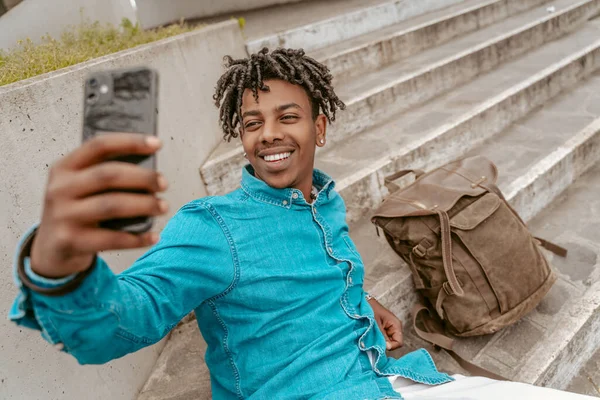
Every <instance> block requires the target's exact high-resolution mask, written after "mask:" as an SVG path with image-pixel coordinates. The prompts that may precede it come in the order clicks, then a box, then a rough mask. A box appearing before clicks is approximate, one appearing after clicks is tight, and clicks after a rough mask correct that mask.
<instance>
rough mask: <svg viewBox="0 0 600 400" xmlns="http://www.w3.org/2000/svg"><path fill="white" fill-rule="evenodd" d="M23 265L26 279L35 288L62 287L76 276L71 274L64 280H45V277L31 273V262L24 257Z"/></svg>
mask: <svg viewBox="0 0 600 400" xmlns="http://www.w3.org/2000/svg"><path fill="white" fill-rule="evenodd" d="M24 264H25V274H27V277H28V278H29V279H30V280H31V282H33V283H35V284H36V285H37V286H40V287H43V288H46V289H52V288H56V287H60V286H63V285H65V284H67V283H69V282H71V281H72V280H73V279H75V277H76V276H77V274H72V275H68V276H65V277H64V278H57V279H51V278H45V277H43V276H41V275H38V274H36V273H35V272H33V270H32V269H31V260H30V258H29V257H25V260H24Z"/></svg>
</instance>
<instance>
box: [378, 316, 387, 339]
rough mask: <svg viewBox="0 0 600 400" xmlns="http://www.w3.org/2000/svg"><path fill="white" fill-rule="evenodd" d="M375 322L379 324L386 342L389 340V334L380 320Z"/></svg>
mask: <svg viewBox="0 0 600 400" xmlns="http://www.w3.org/2000/svg"><path fill="white" fill-rule="evenodd" d="M375 321H376V322H377V327H378V328H379V331H380V332H381V333H382V334H383V337H384V338H385V340H387V339H388V338H387V333H386V331H385V327H384V324H383V323H382V322H381V321H380V320H379V318H376V319H375Z"/></svg>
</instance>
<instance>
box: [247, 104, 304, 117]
mask: <svg viewBox="0 0 600 400" xmlns="http://www.w3.org/2000/svg"><path fill="white" fill-rule="evenodd" d="M290 108H298V109H300V110H302V107H300V105H299V104H296V103H287V104H282V105H280V106H278V107H277V108H275V110H276V111H278V112H282V111H285V110H288V109H290ZM258 115H262V113H261V112H260V111H259V110H250V111H246V112H245V113H243V114H242V119H244V118H246V117H253V116H258Z"/></svg>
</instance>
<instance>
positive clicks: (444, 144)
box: [140, 0, 600, 400]
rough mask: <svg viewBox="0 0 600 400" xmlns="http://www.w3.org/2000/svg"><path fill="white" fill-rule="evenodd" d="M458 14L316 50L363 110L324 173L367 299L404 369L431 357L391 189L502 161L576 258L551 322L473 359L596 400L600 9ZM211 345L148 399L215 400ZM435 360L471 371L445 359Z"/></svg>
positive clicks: (480, 350) (195, 343)
mask: <svg viewBox="0 0 600 400" xmlns="http://www.w3.org/2000/svg"><path fill="white" fill-rule="evenodd" d="M307 4H310V3H307ZM390 4H391V3H390ZM390 4H388V3H383V2H382V3H380V4H375V5H370V7H367V8H368V9H369V10H370V9H371V8H372V7H384V6H386V5H387V6H390ZM447 5H448V7H446V8H443V9H438V10H434V11H431V12H429V13H425V14H422V15H416V13H415V15H416V16H414V17H413V18H410V19H406V18H404V19H402V20H395V21H394V22H390V23H389V24H387V26H385V27H383V28H381V29H370V30H368V31H367V32H362V33H361V34H359V35H357V36H355V37H352V38H347V39H346V40H344V41H341V42H338V43H328V44H327V47H326V48H322V49H316V50H314V51H312V53H311V54H312V55H313V56H315V57H316V58H317V59H319V60H321V61H323V62H326V63H327V65H329V66H330V68H331V69H332V70H333V71H334V73H338V76H337V86H336V87H337V88H338V93H339V94H340V95H341V96H342V99H343V100H344V101H346V102H347V104H348V108H349V109H348V110H347V111H346V112H345V113H341V114H340V119H339V121H337V122H336V124H335V126H334V128H333V129H332V131H331V132H330V135H329V136H328V137H329V139H328V146H327V147H326V148H324V149H323V150H322V151H320V152H318V154H317V159H316V164H317V167H318V168H321V169H323V170H325V171H326V172H328V173H329V174H331V175H332V176H333V177H334V179H335V180H336V184H337V186H336V188H337V190H338V191H339V193H340V194H341V195H342V196H343V198H344V200H345V202H346V205H347V208H348V221H349V224H350V233H351V236H352V238H353V240H354V242H355V243H356V245H357V247H358V249H359V252H360V253H361V255H362V257H363V260H364V263H365V268H366V277H365V289H366V290H368V291H369V292H370V293H371V294H373V295H375V296H376V297H377V298H378V299H379V301H380V302H381V303H382V304H384V305H386V306H387V307H388V308H390V309H391V310H392V311H394V312H395V313H396V314H397V315H398V316H399V317H400V318H401V319H402V320H403V321H405V330H406V333H405V337H406V345H405V347H404V348H402V349H400V350H399V351H397V352H396V353H394V355H395V356H399V355H401V354H403V353H406V352H408V351H410V350H413V349H415V348H418V347H426V348H430V347H429V346H427V344H425V343H423V342H422V341H421V340H420V339H418V338H417V337H416V336H415V335H414V333H413V332H412V331H411V329H410V326H409V325H410V324H409V323H408V321H409V311H410V308H411V307H412V305H413V304H414V302H415V301H416V300H417V295H416V293H415V291H414V289H413V285H412V280H411V276H410V272H409V269H408V267H407V266H406V265H404V264H403V262H402V261H401V260H400V258H399V257H398V256H397V255H396V254H395V253H394V252H393V251H391V249H390V248H389V246H388V244H387V243H386V242H385V240H384V238H383V237H378V236H377V235H376V233H375V227H374V226H373V225H372V224H371V223H370V214H371V213H372V211H373V209H374V208H376V207H377V206H378V205H379V204H381V201H382V200H383V199H384V198H385V196H386V195H387V194H388V191H387V189H386V188H385V186H384V185H383V177H384V176H386V175H388V174H390V173H391V172H393V171H395V170H398V169H403V168H409V167H410V168H422V169H431V168H434V167H437V166H439V165H441V164H443V163H445V162H448V161H450V160H452V159H456V158H458V157H461V156H465V155H474V154H481V155H484V156H486V157H488V158H490V159H491V160H493V161H494V162H495V163H496V165H497V166H498V168H499V173H500V179H499V182H498V184H499V186H500V188H501V189H502V190H503V192H504V193H505V195H506V197H507V198H508V200H509V201H510V202H511V204H512V205H513V206H514V207H515V209H516V210H517V211H518V212H519V213H520V215H521V216H522V217H523V218H524V219H525V220H526V221H529V224H530V228H531V230H532V232H534V233H535V234H536V235H539V236H541V237H544V238H546V239H549V240H552V241H555V242H557V243H558V244H561V245H564V246H565V247H567V248H568V249H569V251H570V253H569V255H568V257H567V258H566V259H562V258H560V257H555V256H553V255H552V254H548V258H549V260H550V261H551V263H552V264H553V265H554V267H555V269H556V270H557V273H558V275H559V280H558V282H557V283H556V284H555V285H554V287H553V289H552V290H551V291H550V293H549V294H548V295H547V296H546V298H545V299H544V300H543V302H542V303H541V304H540V305H539V306H538V308H537V309H536V310H535V311H533V312H532V313H530V314H529V315H527V316H526V317H525V318H523V319H522V320H521V321H520V322H519V323H517V324H515V325H514V326H512V327H509V328H507V329H504V330H503V331H501V332H498V333H496V334H494V335H489V336H486V337H477V338H470V339H460V340H459V341H458V343H457V345H458V348H457V350H458V351H459V352H460V353H461V354H462V355H464V356H465V357H466V358H468V359H470V360H472V361H473V362H475V363H476V364H479V365H481V366H483V367H485V368H488V369H491V370H493V371H495V372H497V373H500V374H502V375H504V376H506V377H508V378H511V379H515V380H518V381H522V382H528V383H536V384H541V385H544V386H550V387H554V388H560V389H565V388H567V387H568V388H569V390H574V391H582V392H585V390H592V389H589V388H588V389H585V390H584V389H581V390H580V389H578V388H579V387H581V385H579V386H578V385H577V382H578V379H580V380H582V381H585V379H587V378H585V379H584V378H582V377H581V376H579V375H578V373H579V371H580V369H581V370H582V371H584V370H585V368H589V367H586V366H589V365H597V363H598V362H600V352H597V351H598V349H599V348H600V261H599V259H600V258H599V254H600V236H599V233H598V232H600V231H599V230H598V229H597V228H596V227H597V225H598V221H599V220H600V198H599V196H598V194H599V193H600V162H599V160H600V40H599V38H600V35H599V34H600V20H595V19H594V17H595V16H596V15H597V14H599V13H600V0H595V1H594V0H586V1H583V0H578V1H573V0H556V1H542V0H519V1H517V0H493V1H492V0H488V1H481V0H479V1H475V0H468V1H464V2H460V3H457V2H452V4H450V2H449V3H448V4H447ZM549 7H553V9H552V8H550V9H549ZM371 11H372V10H371ZM351 12H352V13H359V12H360V10H357V9H353V10H352V11H351ZM265 15H268V13H265ZM361 15H363V16H364V15H366V16H367V17H366V18H368V16H369V15H371V14H369V13H363V14H361ZM344 16H345V17H347V15H346V14H343V15H342V16H340V18H342V17H344ZM330 19H335V18H333V17H332V18H330ZM342 19H343V18H342ZM315 23H319V21H317V22H315ZM369 23H370V22H368V21H366V22H365V24H367V25H368V24H369ZM309 25H310V26H314V25H313V24H307V25H306V26H305V27H308V26H309ZM299 29H301V27H294V28H293V30H296V31H297V30H299ZM284 33H285V32H284ZM278 35H280V36H281V35H282V33H279V34H278ZM271 36H276V35H271ZM271 36H268V37H266V38H265V41H266V40H267V39H268V38H271ZM256 40H257V39H253V41H251V42H249V48H252V46H250V45H251V44H252V43H255V42H256ZM269 40H271V39H269ZM286 43H287V42H286ZM252 45H253V44H252ZM271 47H272V46H271ZM358 76H360V79H357V78H356V77H358ZM342 115H344V116H342ZM243 164H244V161H243V159H242V158H241V150H240V147H239V143H229V144H223V145H222V146H220V147H219V148H217V149H216V150H215V152H214V153H213V155H212V156H211V159H210V160H209V161H208V162H207V163H206V164H205V165H204V166H203V167H202V168H201V174H202V177H203V179H204V182H205V184H206V186H207V188H208V190H209V193H210V194H222V193H225V192H228V191H230V190H232V189H234V188H235V187H237V185H238V184H239V176H240V169H241V166H242V165H243ZM409 179H410V177H409ZM409 179H405V180H404V181H403V182H400V184H401V185H404V184H407V183H408V180H409ZM202 346H203V341H202V340H201V337H200V335H199V333H198V329H197V327H196V326H195V321H194V320H193V319H189V320H186V321H185V322H184V323H182V324H181V325H180V326H179V327H178V328H177V329H176V330H174V332H173V333H172V334H171V338H170V340H169V341H168V343H167V346H166V348H165V350H164V351H163V354H162V355H161V357H160V359H159V361H158V363H157V367H156V370H155V372H154V374H153V375H152V376H151V377H150V379H149V381H148V383H147V384H146V386H145V388H144V389H143V390H142V393H141V395H140V399H141V400H148V399H177V400H183V399H188V398H189V399H192V398H193V399H203V398H209V397H210V396H209V394H207V393H209V392H207V390H208V391H209V390H210V389H209V388H207V383H206V382H207V381H206V367H205V366H204V363H203V362H202V354H203V351H204V350H203V348H202ZM184 349H186V350H187V351H185V350H184ZM594 353H596V355H594ZM434 358H435V359H436V362H437V363H438V365H439V366H440V368H441V369H444V370H447V371H450V372H453V373H456V372H462V371H461V369H460V367H458V365H456V363H455V362H454V361H453V360H452V359H451V358H450V357H448V356H446V355H445V353H434ZM582 367H583V368H582ZM588 375H589V376H591V375H590V374H589V373H588ZM588 375H586V376H588ZM594 376H595V375H594ZM590 379H591V378H590ZM588 380H589V379H588ZM586 393H588V392H586ZM591 393H593V392H591ZM598 395H600V393H598Z"/></svg>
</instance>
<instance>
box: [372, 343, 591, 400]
mask: <svg viewBox="0 0 600 400" xmlns="http://www.w3.org/2000/svg"><path fill="white" fill-rule="evenodd" d="M367 354H368V356H369V361H371V365H373V364H374V361H375V356H374V354H373V353H372V351H368V352H367ZM452 377H453V378H454V379H455V380H454V381H453V382H448V383H444V384H442V385H437V386H430V385H425V384H422V383H415V382H413V381H411V380H409V379H406V378H403V377H401V376H390V377H388V379H389V380H390V383H391V384H392V386H393V387H394V390H395V391H396V392H398V393H400V394H401V395H402V397H403V398H404V399H405V400H413V399H415V400H442V399H448V400H459V399H460V400H506V399H510V400H520V399H527V400H583V399H597V398H596V397H591V396H585V395H581V394H575V393H570V392H563V391H560V390H556V389H549V388H544V387H539V386H534V385H528V384H526V383H520V382H505V381H496V380H493V379H489V378H482V377H479V376H464V375H452Z"/></svg>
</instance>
